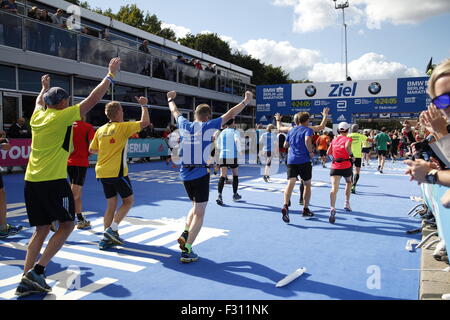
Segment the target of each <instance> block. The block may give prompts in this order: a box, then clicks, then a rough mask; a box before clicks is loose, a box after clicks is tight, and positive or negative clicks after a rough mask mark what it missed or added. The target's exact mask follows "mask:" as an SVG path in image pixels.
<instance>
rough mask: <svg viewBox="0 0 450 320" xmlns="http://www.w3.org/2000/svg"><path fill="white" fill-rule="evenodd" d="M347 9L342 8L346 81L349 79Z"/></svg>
mask: <svg viewBox="0 0 450 320" xmlns="http://www.w3.org/2000/svg"><path fill="white" fill-rule="evenodd" d="M344 9H345V7H343V8H342V21H343V23H344V39H345V80H347V79H348V61H347V25H346V24H345V13H344V12H345V10H344Z"/></svg>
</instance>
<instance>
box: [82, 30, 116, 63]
mask: <svg viewBox="0 0 450 320" xmlns="http://www.w3.org/2000/svg"><path fill="white" fill-rule="evenodd" d="M117 55H118V47H117V46H116V45H114V44H112V43H110V42H109V41H105V40H100V39H95V38H91V37H88V36H84V35H80V60H81V61H82V62H86V63H90V64H95V65H98V66H105V67H106V66H107V65H108V64H109V61H111V59H112V58H115V57H117Z"/></svg>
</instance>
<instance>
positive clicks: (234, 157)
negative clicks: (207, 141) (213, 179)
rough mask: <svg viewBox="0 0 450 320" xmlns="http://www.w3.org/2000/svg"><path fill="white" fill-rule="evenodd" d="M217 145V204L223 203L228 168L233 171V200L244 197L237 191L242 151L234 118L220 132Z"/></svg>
mask: <svg viewBox="0 0 450 320" xmlns="http://www.w3.org/2000/svg"><path fill="white" fill-rule="evenodd" d="M217 145H218V147H219V150H220V155H219V165H220V173H221V174H220V179H219V185H218V191H219V194H218V196H217V200H216V202H217V204H218V205H223V199H222V191H223V187H224V186H225V180H226V178H227V175H228V168H230V169H231V171H232V172H233V201H239V200H241V199H242V197H241V196H240V195H239V194H238V193H237V190H238V186H239V172H238V167H239V164H238V153H240V151H241V140H240V135H239V133H238V132H237V131H236V129H235V123H234V119H231V120H229V121H228V122H227V123H226V124H225V129H224V130H223V131H222V132H221V133H220V135H219V138H218V141H217Z"/></svg>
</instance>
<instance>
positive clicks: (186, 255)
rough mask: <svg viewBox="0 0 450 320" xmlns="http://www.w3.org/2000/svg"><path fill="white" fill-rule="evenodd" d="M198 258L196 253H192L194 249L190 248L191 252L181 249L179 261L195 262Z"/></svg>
mask: <svg viewBox="0 0 450 320" xmlns="http://www.w3.org/2000/svg"><path fill="white" fill-rule="evenodd" d="M197 260H198V255H196V254H195V253H194V251H192V250H191V252H188V251H183V252H182V253H181V258H180V261H181V262H183V263H190V262H195V261H197Z"/></svg>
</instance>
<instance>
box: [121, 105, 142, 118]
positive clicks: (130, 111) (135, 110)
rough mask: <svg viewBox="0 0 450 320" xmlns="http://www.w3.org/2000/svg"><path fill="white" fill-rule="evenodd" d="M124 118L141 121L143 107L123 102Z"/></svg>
mask: <svg viewBox="0 0 450 320" xmlns="http://www.w3.org/2000/svg"><path fill="white" fill-rule="evenodd" d="M122 109H123V119H124V120H125V121H140V120H141V108H140V107H138V106H135V105H127V104H122Z"/></svg>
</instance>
